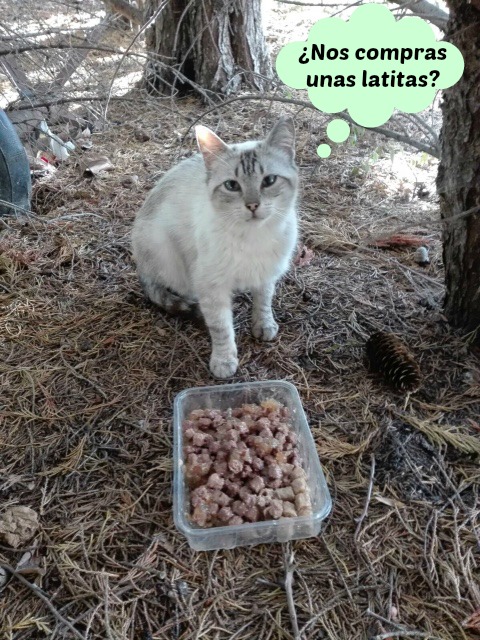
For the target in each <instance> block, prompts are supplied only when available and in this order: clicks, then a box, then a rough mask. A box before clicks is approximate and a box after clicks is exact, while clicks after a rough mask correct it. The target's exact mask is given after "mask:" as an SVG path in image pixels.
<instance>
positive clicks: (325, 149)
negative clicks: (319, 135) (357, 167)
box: [317, 144, 332, 158]
mask: <svg viewBox="0 0 480 640" xmlns="http://www.w3.org/2000/svg"><path fill="white" fill-rule="evenodd" d="M317 153H318V155H319V156H320V158H328V156H329V155H330V154H331V153H332V150H331V148H330V145H328V144H321V145H319V146H318V147H317Z"/></svg>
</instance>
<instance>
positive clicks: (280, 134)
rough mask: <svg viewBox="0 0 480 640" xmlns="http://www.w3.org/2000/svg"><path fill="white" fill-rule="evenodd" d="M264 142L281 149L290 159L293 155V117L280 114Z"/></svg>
mask: <svg viewBox="0 0 480 640" xmlns="http://www.w3.org/2000/svg"><path fill="white" fill-rule="evenodd" d="M265 144H266V145H267V146H269V147H275V148H277V149H280V150H281V151H283V152H284V153H285V154H287V156H288V157H289V158H290V160H293V159H294V157H295V127H294V124H293V118H291V117H290V116H282V117H281V118H280V119H279V120H278V121H277V122H276V124H275V125H274V127H273V129H272V130H271V131H270V133H269V134H268V136H267V138H266V140H265Z"/></svg>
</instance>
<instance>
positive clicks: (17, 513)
mask: <svg viewBox="0 0 480 640" xmlns="http://www.w3.org/2000/svg"><path fill="white" fill-rule="evenodd" d="M38 526H39V522H38V515H37V513H36V511H34V510H33V509H30V507H22V506H15V507H10V508H9V509H7V510H6V511H5V512H4V513H2V515H1V516H0V537H1V538H3V539H4V540H5V542H6V543H7V544H9V545H10V546H12V547H14V548H17V547H20V546H21V545H22V544H25V543H26V542H28V541H29V540H30V539H31V538H32V537H33V535H34V534H35V532H36V531H37V529H38Z"/></svg>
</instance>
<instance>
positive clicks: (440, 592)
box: [0, 5, 480, 640]
mask: <svg viewBox="0 0 480 640" xmlns="http://www.w3.org/2000/svg"><path fill="white" fill-rule="evenodd" d="M285 6H286V5H284V8H282V10H281V11H282V13H280V14H279V15H280V18H281V19H283V18H284V17H285V11H286V9H285ZM290 15H293V16H295V18H292V24H293V23H294V22H295V24H297V23H298V24H300V26H301V25H302V24H304V22H305V19H304V18H303V17H302V15H300V14H299V13H294V14H290ZM302 21H303V22H302ZM274 24H278V19H277V20H276V21H275V20H273V19H272V27H271V29H270V30H269V33H271V36H270V38H271V39H273V40H274V41H275V42H276V43H277V44H278V42H279V38H280V35H279V34H278V33H277V32H276V31H275V27H274V26H273V25H274ZM292 28H293V27H292ZM110 68H112V67H110ZM205 110H206V109H205V106H204V105H202V104H201V103H200V101H198V100H197V99H194V98H185V99H182V100H179V101H177V102H175V103H174V102H172V101H171V100H170V99H154V98H151V97H148V96H146V95H145V94H144V93H142V91H140V90H139V89H134V90H131V91H130V92H129V93H127V94H126V95H125V97H124V99H123V100H118V101H113V102H112V103H111V105H110V108H109V112H108V125H107V126H106V127H104V128H103V130H99V131H94V133H93V135H92V141H93V148H92V149H91V150H89V151H81V150H78V151H77V152H75V153H74V154H72V156H71V157H70V159H69V160H68V161H67V162H65V163H63V164H61V165H60V166H59V168H58V171H57V172H56V173H55V174H54V175H53V176H49V177H45V178H41V179H40V180H38V181H37V183H36V184H35V186H34V197H33V207H32V208H33V211H34V212H35V216H29V217H19V218H18V219H13V218H4V219H3V220H2V222H1V228H0V303H1V309H2V311H1V317H0V322H1V333H0V335H1V339H0V349H1V351H0V354H1V357H0V375H1V380H2V396H1V400H0V409H1V410H0V420H1V422H0V496H1V504H0V519H1V516H2V513H5V512H6V511H8V509H9V508H10V507H12V506H14V505H23V506H28V507H30V508H32V509H33V510H34V511H35V512H36V513H37V514H38V519H39V524H40V526H39V529H38V532H37V533H36V534H35V536H34V537H33V539H32V540H30V541H29V542H28V543H24V544H22V545H21V546H20V547H19V548H16V549H15V548H12V547H11V546H10V545H8V544H6V542H5V541H3V542H2V544H1V545H0V566H1V565H4V566H5V565H7V566H9V567H13V568H18V572H17V575H16V576H13V577H12V578H11V579H10V580H9V581H8V582H7V581H6V580H3V583H2V574H1V573H0V607H1V609H2V612H3V615H2V617H1V620H0V637H1V638H6V639H9V640H13V639H15V640H30V639H32V640H33V639H36V638H49V639H50V640H55V639H60V638H67V639H68V640H70V639H72V638H76V637H81V638H84V639H85V640H86V639H88V640H90V639H92V640H93V639H99V640H100V639H102V640H103V639H109V640H111V639H115V640H121V639H135V640H149V639H155V640H157V639H167V638H168V639H172V638H176V639H181V640H193V639H200V638H205V639H207V640H217V639H218V640H221V639H225V640H226V639H234V638H235V639H236V640H247V639H248V640H257V639H258V640H270V639H278V640H280V639H290V638H293V637H294V636H293V631H292V625H291V618H290V614H289V608H288V603H287V595H286V592H285V588H284V586H285V584H284V581H285V570H286V569H285V567H286V564H287V561H288V559H289V558H290V557H291V554H292V553H293V558H294V566H293V601H294V606H295V610H296V615H297V617H298V624H299V627H300V630H301V638H302V639H303V640H320V639H323V638H325V639H330V640H359V639H361V638H365V639H369V640H373V639H374V638H376V639H378V640H380V639H381V638H382V639H385V640H386V639H388V638H404V637H405V638H406V637H414V638H424V639H430V640H434V639H437V640H438V639H441V640H471V639H473V638H474V633H475V630H474V627H475V624H476V625H477V630H478V626H479V622H478V609H479V607H480V590H479V586H478V564H477V563H478V549H479V537H478V512H479V504H480V502H479V496H478V486H479V485H478V481H479V467H478V457H479V455H480V424H479V416H480V364H479V358H478V353H477V354H475V353H474V352H472V351H471V349H470V348H469V341H468V337H467V338H465V337H461V336H459V335H457V334H456V333H455V332H453V331H452V330H451V328H450V327H449V326H448V324H447V322H446V319H445V318H444V316H443V315H442V300H443V295H444V286H443V269H442V257H441V242H440V237H441V227H440V224H439V207H438V202H437V197H436V194H435V186H434V180H435V173H436V166H437V162H436V160H434V159H433V158H431V157H429V156H426V155H425V154H422V153H417V152H415V151H410V150H408V149H406V148H405V147H402V146H401V145H399V144H397V143H394V142H392V141H390V140H386V139H383V138H381V137H379V136H377V135H375V134H372V133H369V132H362V131H355V135H353V136H352V137H351V138H350V140H349V141H348V142H346V143H344V144H342V145H334V149H333V152H332V155H331V156H330V158H328V159H326V160H320V159H319V158H318V156H317V155H316V148H317V146H318V145H319V144H320V143H321V142H325V141H327V140H326V136H325V128H326V123H327V121H328V119H327V118H326V117H325V116H324V115H322V114H320V113H316V112H314V111H311V110H308V109H299V108H298V107H296V108H294V107H292V106H291V105H285V104H278V103H273V104H270V103H263V102H253V101H252V102H248V101H244V102H237V103H233V104H232V105H231V106H230V107H229V108H225V109H223V110H221V111H215V112H212V113H210V114H209V115H207V116H205V117H203V118H201V121H202V123H203V124H206V125H208V126H212V127H214V128H215V129H216V130H217V131H218V132H219V134H220V135H221V136H222V137H223V138H224V139H225V140H226V141H227V142H237V141H241V140H244V139H248V138H255V137H261V136H263V135H264V133H265V131H266V130H267V128H268V127H267V128H266V123H267V121H268V125H270V123H271V122H273V120H274V118H275V116H276V115H279V114H280V113H291V114H292V115H293V116H294V117H295V124H296V129H297V133H298V140H297V162H298V165H299V169H300V174H301V179H302V195H301V200H300V214H299V215H300V225H301V230H302V242H303V243H304V244H305V245H306V247H307V248H308V249H310V250H311V251H312V259H311V261H310V262H309V263H308V264H303V265H297V266H293V267H292V269H291V270H290V272H289V273H288V275H287V276H286V277H285V278H284V279H283V280H282V282H281V284H280V285H279V287H278V291H277V294H276V297H275V302H274V310H275V314H276V317H277V319H278V321H279V324H280V332H279V336H278V338H277V339H276V340H275V341H274V342H272V343H269V344H259V343H257V342H256V341H255V340H254V339H253V338H252V336H251V335H250V331H249V308H250V305H249V296H248V295H242V296H239V297H238V298H237V300H236V302H235V327H236V334H237V340H238V348H239V359H240V366H239V369H238V372H237V374H236V376H235V378H234V379H233V380H232V381H235V382H244V381H254V380H272V379H273V380H277V379H281V380H289V381H291V382H292V383H294V384H295V385H296V387H297V389H298V390H299V393H300V395H301V398H302V402H303V405H304V408H305V411H306V414H307V417H308V419H309V423H310V427H311V429H312V433H313V436H314V439H315V442H316V446H317V450H318V453H319V456H320V460H321V462H322V466H323V469H324V472H325V475H326V479H327V483H328V486H329V488H330V491H331V494H332V498H333V501H334V505H333V510H332V512H331V514H330V516H329V517H328V519H327V520H326V521H325V524H324V527H323V529H322V532H321V534H320V536H319V537H317V538H311V539H307V540H302V541H297V542H294V543H291V544H271V545H261V546H257V547H252V548H237V549H233V550H227V551H217V552H200V553H198V552H194V551H192V550H191V549H190V548H189V547H188V544H187V542H186V540H185V539H184V538H183V537H182V536H181V535H180V534H179V533H178V532H177V531H176V529H175V527H174V523H173V518H172V406H173V400H174V398H175V395H176V394H177V393H178V392H179V391H181V390H183V389H186V388H189V387H198V386H204V385H209V384H214V383H215V381H214V380H212V378H211V376H210V374H209V371H208V359H209V351H210V345H209V338H208V335H207V334H206V332H205V331H204V330H202V329H200V328H198V327H196V326H194V325H192V324H190V323H188V322H186V321H182V320H177V319H172V318H169V317H166V316H165V315H163V314H162V313H161V312H160V311H159V310H158V309H156V308H155V307H154V306H153V305H152V304H150V303H148V302H147V301H146V300H145V299H144V297H143V295H142V292H141V289H140V286H139V283H138V281H137V277H136V274H135V266H134V264H133V263H132V259H131V254H130V239H129V235H130V231H131V227H132V222H133V218H134V215H135V212H136V211H137V210H138V208H139V206H140V205H141V203H142V202H143V200H144V198H145V196H146V194H147V192H148V191H149V189H150V188H151V187H152V186H153V184H154V183H155V181H156V180H157V179H158V177H159V176H161V175H162V174H163V173H164V172H165V171H166V170H167V169H168V168H169V167H170V166H172V164H173V163H175V162H176V161H178V160H179V159H180V158H182V157H185V156H187V155H190V154H191V153H193V152H194V151H195V144H194V137H193V134H192V131H191V130H190V129H189V128H190V126H191V125H192V124H193V123H194V121H195V120H196V119H197V118H199V117H200V116H201V115H202V113H203V112H204V111H205ZM92 153H95V154H96V155H101V156H106V157H108V158H109V159H110V161H111V163H112V165H113V169H112V170H111V171H105V172H102V173H100V174H99V175H97V176H95V177H86V176H85V175H84V173H83V168H84V161H85V158H87V157H89V156H90V155H91V154H92ZM398 233H403V234H408V235H410V236H411V237H413V238H416V239H420V240H421V241H422V242H423V243H424V244H425V245H428V247H429V252H430V264H429V265H428V266H427V267H421V266H419V265H417V264H416V262H415V260H414V252H415V248H414V247H412V246H407V247H403V248H402V247H400V248H399V247H393V246H387V248H379V247H378V246H376V243H377V240H378V239H379V238H383V239H385V238H391V236H392V234H398ZM387 244H388V243H387ZM376 330H386V331H391V332H394V333H396V334H397V335H398V336H399V337H401V338H402V340H404V341H405V342H406V343H407V344H408V345H409V347H410V348H411V350H412V352H413V353H414V355H415V358H416V361H417V362H418V364H419V366H420V368H421V370H422V374H423V377H424V380H423V384H422V387H421V388H420V390H419V391H418V392H417V393H415V394H412V395H410V396H405V394H399V393H397V392H395V391H393V390H392V389H390V388H388V387H387V386H384V385H383V384H382V382H381V381H379V380H378V379H376V378H374V377H372V376H370V375H369V374H368V372H367V369H366V366H365V361H364V353H365V342H366V340H367V339H368V337H369V335H370V334H371V333H372V332H374V331H376ZM25 554H28V555H26V556H25ZM21 578H24V580H25V579H26V580H27V581H33V579H35V583H36V584H37V585H39V586H40V587H41V591H38V590H37V591H35V587H32V586H28V584H29V583H28V582H25V581H21ZM2 584H3V586H2ZM30 585H31V582H30ZM48 603H49V604H48ZM52 609H53V610H54V611H52ZM475 610H477V622H476V623H475V620H474V618H472V617H471V616H472V614H474V612H475ZM469 619H470V622H468V620H469ZM66 621H68V622H69V623H70V624H71V625H73V627H74V629H75V631H72V629H71V628H69V627H68V626H67V624H66Z"/></svg>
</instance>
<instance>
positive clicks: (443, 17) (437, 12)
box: [389, 0, 448, 31]
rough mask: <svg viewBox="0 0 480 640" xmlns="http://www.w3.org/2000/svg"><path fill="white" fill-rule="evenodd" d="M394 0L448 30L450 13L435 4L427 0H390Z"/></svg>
mask: <svg viewBox="0 0 480 640" xmlns="http://www.w3.org/2000/svg"><path fill="white" fill-rule="evenodd" d="M389 2H394V3H395V4H398V5H399V6H400V7H402V8H405V9H409V10H410V11H411V12H412V13H414V14H415V15H416V16H418V17H419V18H423V19H424V20H428V22H431V23H432V24H434V25H435V26H436V27H438V28H439V29H440V30H441V31H446V29H447V23H448V13H446V12H445V11H443V10H442V9H440V8H439V7H436V6H435V5H434V4H432V3H430V2H427V0H413V2H412V0H389Z"/></svg>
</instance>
